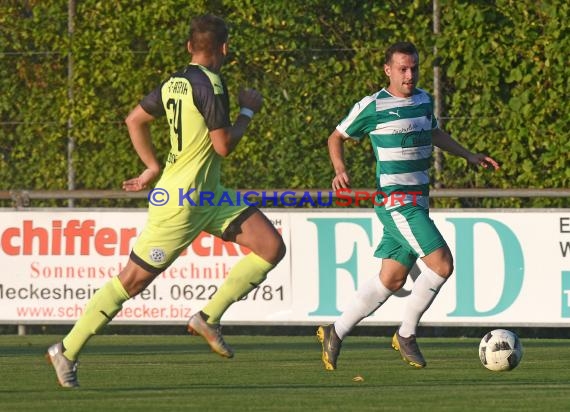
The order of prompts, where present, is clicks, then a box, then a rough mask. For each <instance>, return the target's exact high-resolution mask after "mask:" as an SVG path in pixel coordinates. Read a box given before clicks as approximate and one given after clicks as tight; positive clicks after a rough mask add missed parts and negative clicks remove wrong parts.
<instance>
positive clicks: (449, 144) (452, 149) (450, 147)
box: [432, 128, 499, 170]
mask: <svg viewBox="0 0 570 412" xmlns="http://www.w3.org/2000/svg"><path fill="white" fill-rule="evenodd" d="M432 143H433V144H434V145H435V146H437V147H439V148H440V149H442V150H445V151H446V152H449V153H451V154H453V155H455V156H460V157H463V158H465V159H466V160H467V162H469V163H470V164H472V165H474V166H481V167H483V168H485V169H487V168H489V167H492V168H493V169H495V170H498V169H499V163H497V162H496V161H495V159H493V158H492V157H490V156H487V155H485V154H482V153H472V152H470V151H469V150H467V149H466V148H465V147H463V146H462V145H461V144H459V142H457V141H456V140H455V139H453V138H452V137H451V136H450V135H449V134H448V133H446V132H444V131H443V130H441V129H439V128H436V129H433V131H432Z"/></svg>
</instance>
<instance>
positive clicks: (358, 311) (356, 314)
mask: <svg viewBox="0 0 570 412" xmlns="http://www.w3.org/2000/svg"><path fill="white" fill-rule="evenodd" d="M392 293H394V292H392V291H391V290H390V289H388V288H387V287H386V286H384V284H383V283H382V282H381V281H380V277H379V276H378V275H374V276H372V277H370V278H369V279H368V280H366V281H365V282H364V283H363V284H362V285H361V286H360V287H359V288H358V291H357V292H356V296H355V298H354V300H353V301H352V303H351V304H350V305H349V306H348V309H347V310H345V311H344V312H343V314H342V315H340V317H339V318H338V319H337V320H336V322H335V323H334V329H335V331H336V334H337V335H338V337H339V338H340V339H341V340H342V339H344V337H345V336H346V335H348V334H349V333H350V331H351V330H352V328H354V326H356V324H357V323H358V322H360V321H361V320H362V319H364V318H365V317H367V316H369V315H371V314H372V313H374V311H375V310H376V309H378V308H379V307H380V306H382V304H383V303H384V302H386V300H387V299H388V298H389V297H390V296H391V295H392Z"/></svg>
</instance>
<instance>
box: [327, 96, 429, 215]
mask: <svg viewBox="0 0 570 412" xmlns="http://www.w3.org/2000/svg"><path fill="white" fill-rule="evenodd" d="M437 127H438V125H437V119H436V118H435V115H434V114H433V99H432V97H431V96H430V95H429V94H428V93H427V92H426V91H425V90H422V89H418V88H416V89H415V90H414V93H413V94H412V96H410V97H395V96H392V95H391V94H390V93H389V92H388V91H387V90H386V89H382V90H380V91H379V92H376V93H375V94H373V95H370V96H366V97H364V98H363V99H362V100H360V101H359V102H358V103H356V104H355V105H354V106H353V107H352V109H351V110H350V112H349V113H348V115H347V116H346V117H345V118H344V119H343V120H342V121H341V122H340V124H339V125H338V126H337V130H338V131H339V132H340V133H342V134H343V135H344V136H345V137H349V138H352V139H354V140H361V139H362V138H363V137H364V136H365V135H368V136H370V141H371V143H372V147H373V149H374V154H375V156H376V187H377V189H378V190H379V191H381V192H383V193H385V195H386V197H388V196H390V195H393V196H394V195H395V194H399V195H402V194H405V196H404V197H403V203H405V204H407V203H412V202H417V204H419V205H420V206H423V207H425V208H426V209H427V208H428V205H429V201H428V199H429V168H430V165H431V155H432V150H433V147H432V140H431V137H432V130H433V129H435V128H437ZM418 192H421V195H417V193H418ZM411 193H416V195H411ZM399 198H402V197H401V196H399ZM378 202H382V199H381V198H380V199H378ZM399 205H400V204H396V205H393V204H390V203H389V202H386V204H385V207H386V208H388V209H389V208H392V207H397V206H399Z"/></svg>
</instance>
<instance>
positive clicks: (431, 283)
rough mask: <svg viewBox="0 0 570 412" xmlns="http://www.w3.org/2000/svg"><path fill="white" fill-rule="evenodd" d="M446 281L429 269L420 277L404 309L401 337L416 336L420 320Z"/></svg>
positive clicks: (400, 330)
mask: <svg viewBox="0 0 570 412" xmlns="http://www.w3.org/2000/svg"><path fill="white" fill-rule="evenodd" d="M446 280H447V279H446V278H444V277H442V276H439V275H438V274H437V273H435V272H434V271H433V270H431V269H430V268H427V267H426V268H425V269H424V270H423V271H422V273H421V274H420V276H418V278H417V279H416V282H415V284H414V286H413V287H412V293H411V294H410V296H408V302H407V303H406V308H405V309H404V316H403V319H402V325H401V326H400V329H399V331H398V333H399V335H400V336H401V337H403V338H407V337H409V336H411V335H415V334H416V327H417V326H418V323H419V322H420V318H421V317H422V315H423V314H424V312H425V311H426V310H427V309H428V308H429V307H430V305H431V303H432V302H433V300H434V299H435V297H436V296H437V293H438V292H439V289H440V288H441V287H442V286H443V284H444V283H445V281H446Z"/></svg>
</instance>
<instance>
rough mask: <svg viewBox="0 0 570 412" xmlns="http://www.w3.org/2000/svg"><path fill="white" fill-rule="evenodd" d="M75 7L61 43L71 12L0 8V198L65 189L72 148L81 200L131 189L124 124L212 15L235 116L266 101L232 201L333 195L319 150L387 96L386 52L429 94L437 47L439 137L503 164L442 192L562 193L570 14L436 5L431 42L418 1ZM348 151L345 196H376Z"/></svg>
mask: <svg viewBox="0 0 570 412" xmlns="http://www.w3.org/2000/svg"><path fill="white" fill-rule="evenodd" d="M76 3H77V9H76V18H75V20H74V32H73V35H72V36H70V35H69V34H68V9H67V2H62V1H56V0H42V1H31V0H30V1H28V2H19V1H18V2H3V3H2V5H1V6H0V33H1V35H0V56H1V59H0V88H1V90H2V93H0V122H1V123H0V190H7V189H66V188H67V187H68V183H67V182H68V166H67V150H68V138H69V137H72V138H73V140H74V142H75V148H74V150H73V155H72V156H73V165H74V170H75V185H76V188H78V189H80V188H86V189H119V188H120V186H121V182H122V181H123V180H124V179H126V178H129V177H132V176H136V175H137V174H138V173H139V172H140V171H141V169H142V164H141V163H140V161H139V160H138V158H137V156H136V154H135V153H134V151H133V150H132V148H131V143H130V140H129V138H128V134H127V131H126V127H125V125H124V123H123V120H124V118H125V117H126V115H127V114H128V112H129V110H130V109H131V108H132V107H134V106H135V105H136V104H137V103H138V101H139V100H140V99H141V98H142V97H143V96H144V95H145V94H146V93H147V92H149V91H150V90H151V89H152V88H153V87H155V86H156V85H157V84H159V82H161V81H162V80H163V79H165V78H166V76H168V74H170V73H171V72H173V71H175V70H177V69H178V68H180V67H182V66H184V65H185V64H186V63H187V62H188V60H189V56H188V55H187V53H186V51H185V46H184V44H185V38H186V34H187V29H188V22H189V18H190V17H191V16H193V15H195V14H198V13H204V12H213V13H216V14H219V15H221V16H223V17H224V18H225V19H226V20H227V21H228V22H229V23H230V26H231V35H230V48H231V57H230V60H229V62H228V63H227V65H226V66H225V67H224V69H223V73H224V75H225V77H226V79H227V81H228V85H229V88H230V91H231V92H232V99H233V101H232V109H233V113H234V115H235V113H237V107H236V99H235V97H236V95H237V91H238V90H239V88H240V87H244V86H247V87H255V88H257V89H259V90H260V91H261V92H262V93H263V95H264V97H265V106H264V108H263V110H262V112H261V113H260V114H258V115H257V116H256V118H255V121H254V122H253V123H252V127H251V129H250V130H249V132H248V134H247V136H246V137H245V138H244V139H243V141H242V143H241V144H240V147H239V148H238V150H237V151H236V152H234V153H233V154H232V156H230V158H228V160H227V161H226V163H225V166H224V177H223V180H224V183H225V184H226V185H228V186H232V187H237V188H328V187H329V186H330V182H331V179H332V169H331V167H330V162H329V159H328V153H327V149H326V138H327V137H328V135H329V134H330V132H331V131H332V130H333V129H334V127H335V126H336V124H337V123H338V121H340V120H341V119H342V118H343V117H344V116H345V115H346V113H347V110H348V109H349V108H350V107H351V106H352V105H353V104H354V103H355V102H356V101H357V100H359V99H360V98H361V97H362V96H364V95H366V94H370V93H372V92H374V91H376V90H378V89H379V88H380V87H382V86H384V85H385V83H386V80H385V75H384V73H383V65H382V61H383V53H384V50H385V48H386V47H387V46H388V45H389V44H390V43H392V42H394V41H396V40H410V41H413V42H414V43H416V45H417V46H418V48H419V50H420V53H421V60H422V66H421V74H420V76H421V79H420V87H423V88H426V89H427V90H429V91H433V87H432V85H433V81H432V77H433V74H432V65H433V62H434V58H433V48H434V46H437V48H438V54H439V59H440V65H441V67H442V71H443V74H444V76H443V92H444V108H443V118H442V119H441V120H442V122H443V124H444V127H445V129H446V130H448V131H449V132H451V133H452V135H453V136H455V137H456V138H457V139H458V140H460V141H461V142H463V143H465V144H466V145H467V146H469V147H472V148H474V149H476V150H478V151H482V152H487V153H489V154H490V155H492V156H494V157H495V158H496V159H497V160H499V161H500V162H501V163H502V169H501V171H500V172H498V173H480V172H474V171H471V170H467V169H466V166H465V161H463V160H462V159H457V158H453V157H447V156H445V157H444V169H443V171H442V173H441V174H440V175H439V176H435V177H436V178H437V179H438V183H439V184H441V186H442V187H448V188H463V187H495V188H527V187H533V188H540V187H568V186H569V183H570V168H569V167H568V165H569V164H570V154H569V153H570V138H569V136H568V130H569V124H568V123H569V119H570V116H569V115H568V109H567V104H566V103H565V97H566V94H567V91H568V90H570V87H569V84H568V82H569V80H568V79H569V78H570V73H569V71H570V69H568V68H567V64H566V63H565V61H564V60H565V59H566V58H567V54H568V50H570V44H569V42H570V36H569V33H568V31H569V30H568V28H567V25H563V24H562V22H565V21H568V20H569V18H570V16H569V14H570V13H569V9H570V6H569V5H568V4H567V2H564V1H552V2H550V4H549V5H546V4H545V5H541V6H540V7H539V6H536V5H535V2H531V1H529V0H527V1H506V0H504V1H496V2H488V1H477V2H473V1H456V0H447V1H443V0H442V1H440V7H441V21H442V23H441V24H442V27H441V34H440V35H438V36H437V37H436V36H434V34H433V32H432V13H433V11H432V4H431V2H427V1H408V2H404V3H403V4H402V2H378V1H364V2H354V1H347V0H342V1H335V2H332V3H334V4H332V5H331V4H330V3H331V2H329V1H324V0H305V1H284V0H283V1H278V0H274V1H270V2H268V1H262V0H245V1H238V0H226V1H192V2H188V1H182V0H160V1H158V0H156V1H154V0H153V1H149V0H145V1H142V0H138V1H126V0H123V1H112V2H111V1H95V0H81V1H77V2H76ZM490 3H492V4H490ZM70 56H71V57H72V62H73V73H72V76H71V78H70V79H68V62H69V60H68V58H69V57H70ZM70 93H71V94H70ZM70 97H71V98H70ZM153 134H154V141H155V143H156V146H157V150H158V152H159V154H160V156H161V157H163V158H165V156H166V153H167V151H168V136H167V127H166V125H165V124H164V122H160V121H159V122H156V124H155V125H154V126H153ZM347 151H348V153H347V160H348V163H349V167H350V171H351V174H352V178H353V182H354V185H355V186H356V187H373V186H374V179H373V176H374V174H373V170H374V156H373V154H372V152H371V150H370V147H369V144H368V143H367V142H363V143H362V144H360V145H349V146H348V148H347ZM84 204H86V205H87V204H92V202H85V203H84ZM97 204H98V205H101V204H102V203H101V202H98V203H97ZM106 204H108V205H121V204H124V205H126V204H130V203H129V202H127V201H119V202H117V201H114V202H111V201H109V202H103V205H106ZM137 204H140V202H138V203H137ZM436 205H439V206H478V205H481V206H502V207H518V206H568V205H569V204H568V199H487V200H476V201H475V200H472V201H469V200H466V199H463V200H461V201H460V200H455V201H454V200H438V201H437V202H436Z"/></svg>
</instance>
